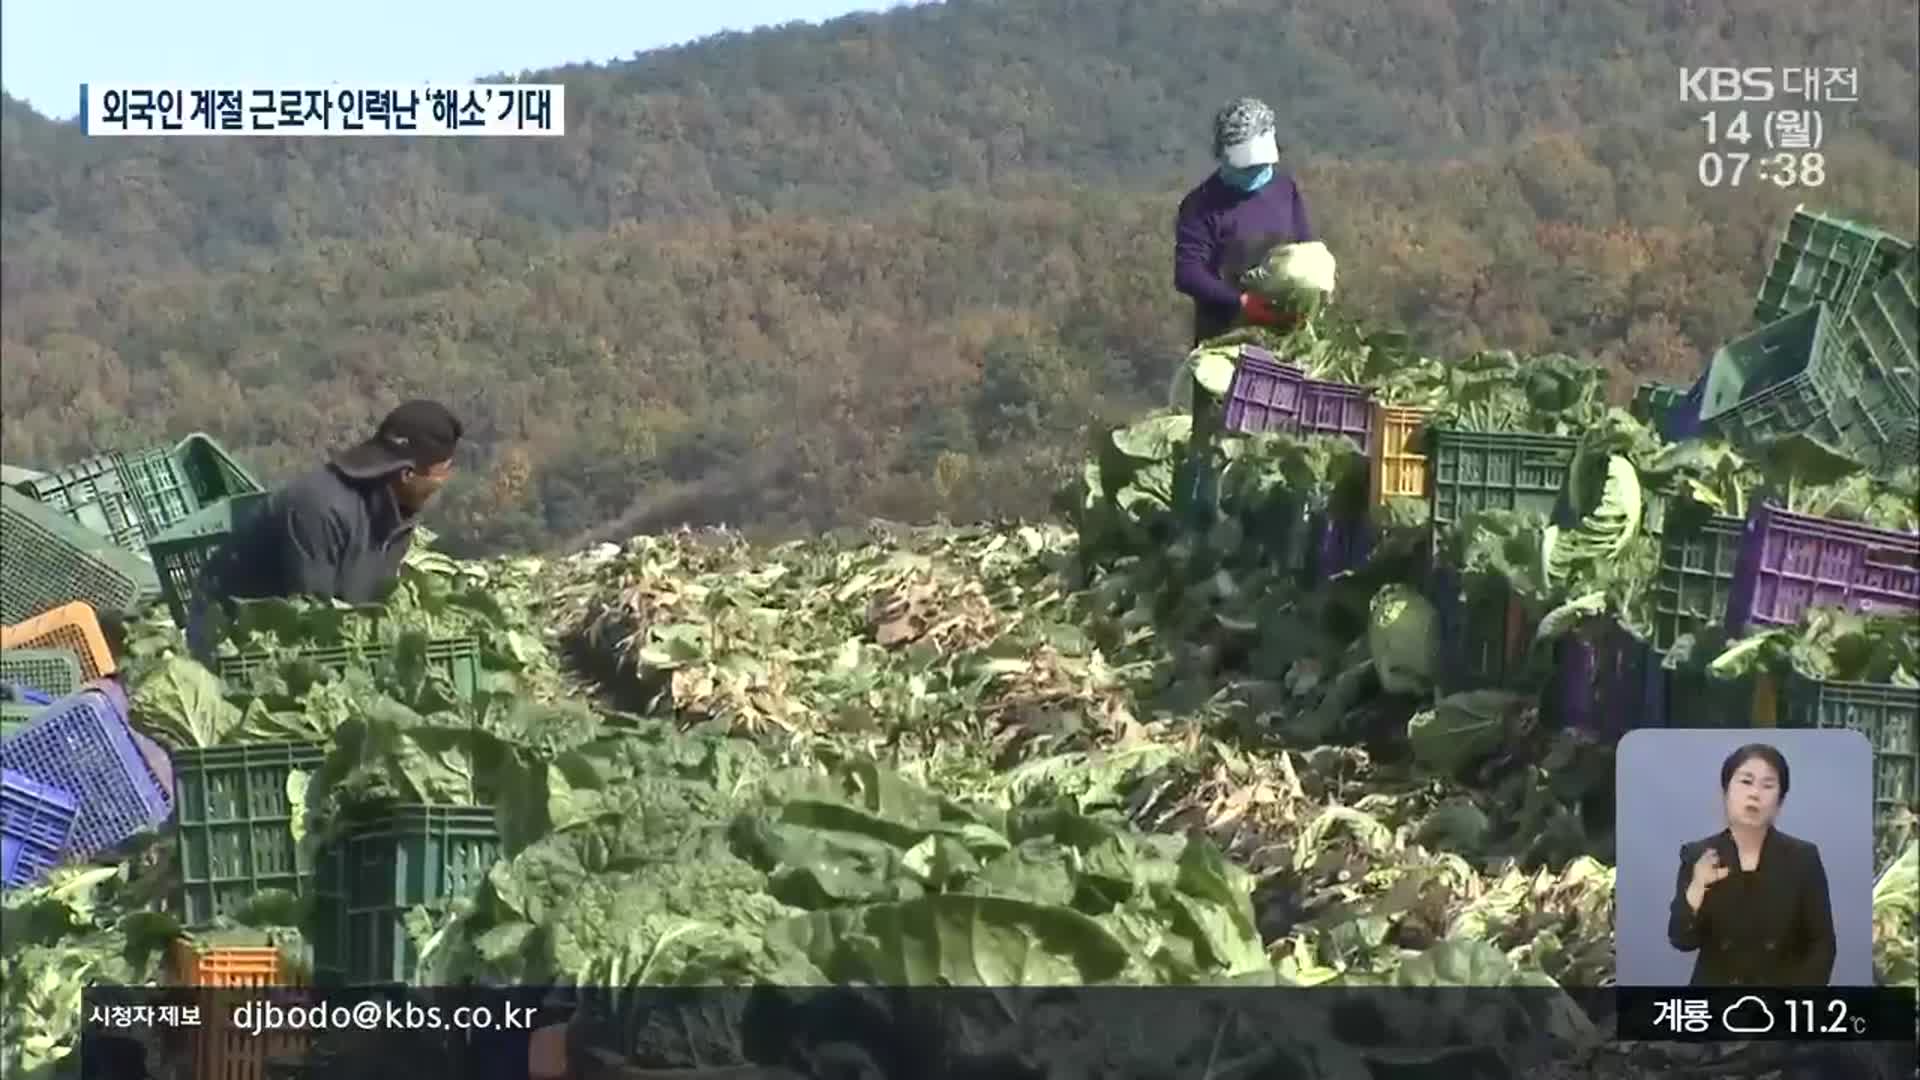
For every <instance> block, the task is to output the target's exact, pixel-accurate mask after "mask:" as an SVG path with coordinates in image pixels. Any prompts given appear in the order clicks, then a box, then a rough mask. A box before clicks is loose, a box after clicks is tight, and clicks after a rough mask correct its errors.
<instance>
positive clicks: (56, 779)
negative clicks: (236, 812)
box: [0, 680, 173, 859]
mask: <svg viewBox="0 0 1920 1080" xmlns="http://www.w3.org/2000/svg"><path fill="white" fill-rule="evenodd" d="M126 716H127V698H126V694H125V692H124V691H122V690H121V689H120V687H119V686H118V685H117V684H115V683H114V682H112V681H111V680H109V681H104V682H98V683H92V684H90V685H88V686H87V687H85V688H83V689H81V690H80V691H79V692H77V693H74V694H71V695H69V696H67V697H65V698H62V699H60V700H59V701H57V702H55V703H54V704H52V705H50V706H48V707H47V708H46V710H45V711H44V712H42V713H41V714H40V715H39V716H38V717H36V718H35V719H34V720H33V721H32V722H31V723H29V724H28V725H27V726H26V727H25V728H23V729H21V730H20V731H18V732H15V733H14V734H13V735H10V736H8V737H7V738H6V739H5V740H4V741H0V765H4V767H6V768H9V769H13V770H15V771H17V772H22V773H25V774H26V775H28V776H30V777H32V778H33V779H34V780H37V781H39V782H40V783H42V784H51V785H53V786H55V787H59V788H63V789H65V790H67V791H71V792H73V794H74V797H75V798H76V799H77V800H79V804H80V811H79V814H78V815H77V816H76V818H75V820H74V825H73V836H72V840H71V847H70V849H69V852H68V855H69V857H71V858H75V859H85V858H89V857H91V856H93V855H94V854H96V853H98V852H101V851H105V850H108V849H110V848H113V847H115V846H117V845H118V844H120V843H121V842H122V841H124V840H126V839H127V838H129V837H131V836H134V835H136V834H138V833H140V832H142V831H144V830H146V829H152V828H158V827H159V826H161V825H163V824H165V823H166V820H167V817H168V816H169V815H170V814H171V813H172V810H173V800H172V797H171V794H170V793H169V791H168V782H169V780H170V776H168V775H167V774H166V773H164V772H163V771H162V770H163V769H164V768H165V767H166V753H165V752H164V751H162V750H160V749H159V748H158V747H157V746H154V745H153V744H152V742H151V741H150V740H148V739H146V738H145V737H144V736H142V735H139V734H138V733H136V732H135V731H134V730H133V729H132V728H130V727H128V726H127V721H126Z"/></svg>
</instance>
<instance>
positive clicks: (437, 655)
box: [214, 637, 480, 701]
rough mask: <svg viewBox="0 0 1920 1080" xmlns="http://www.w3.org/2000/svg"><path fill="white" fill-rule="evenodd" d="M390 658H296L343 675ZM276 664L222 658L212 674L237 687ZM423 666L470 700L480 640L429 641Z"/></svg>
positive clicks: (350, 652)
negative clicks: (261, 670)
mask: <svg viewBox="0 0 1920 1080" xmlns="http://www.w3.org/2000/svg"><path fill="white" fill-rule="evenodd" d="M392 655H393V649H392V648H391V647H390V646H387V645H366V646H362V647H359V648H346V647H336V648H328V649H309V650H306V651H304V652H302V653H301V654H300V658H301V659H303V660H309V661H311V662H313V663H314V664H315V665H317V666H319V667H321V668H323V669H325V670H327V671H333V672H344V671H346V670H347V669H348V668H349V667H366V668H372V669H378V668H379V667H381V666H382V665H384V664H385V663H386V662H387V661H388V660H389V659H390V658H391V657H392ZM276 662H277V661H276V660H275V659H274V657H273V654H271V653H267V652H254V653H246V654H243V655H240V656H223V657H221V658H219V660H217V661H215V665H214V671H215V672H216V673H217V674H218V675H219V676H220V678H221V679H222V680H223V681H226V682H229V683H232V684H234V685H236V686H238V685H244V684H245V683H246V682H247V681H248V680H249V679H251V678H252V677H253V675H254V673H255V672H257V671H259V670H260V669H261V668H263V667H267V666H269V665H272V664H274V663H276ZM427 666H428V667H429V668H431V669H434V670H438V671H441V672H444V673H445V674H446V676H447V678H448V679H450V680H451V681H452V683H453V689H454V692H455V693H456V694H458V695H459V697H460V698H461V699H462V700H469V701H470V700H472V698H473V695H474V692H475V691H476V690H477V689H478V688H479V685H480V639H479V638H474V637H460V638H438V639H435V640H433V641H429V642H428V643H427Z"/></svg>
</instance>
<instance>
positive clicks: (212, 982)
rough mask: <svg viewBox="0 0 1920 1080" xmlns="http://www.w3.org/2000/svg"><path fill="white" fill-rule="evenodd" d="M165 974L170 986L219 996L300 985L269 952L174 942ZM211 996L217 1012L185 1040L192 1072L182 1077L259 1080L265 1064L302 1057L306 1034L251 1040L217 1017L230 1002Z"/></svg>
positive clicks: (280, 958)
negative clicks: (207, 990) (219, 992)
mask: <svg viewBox="0 0 1920 1080" xmlns="http://www.w3.org/2000/svg"><path fill="white" fill-rule="evenodd" d="M167 967H168V974H169V976H170V977H171V979H172V981H173V984H174V985H176V986H192V987H206V988H210V989H221V990H255V991H265V990H271V989H275V988H280V987H295V986H299V985H301V984H302V983H304V982H305V980H304V979H302V978H301V977H300V976H299V973H298V972H296V971H295V970H293V969H292V967H291V966H290V965H289V964H287V962H286V959H285V957H283V956H282V955H281V952H280V950H279V949H278V948H276V947H273V946H233V945H216V946H207V947H203V946H198V945H196V944H194V943H193V942H191V941H187V940H179V939H176V940H175V941H174V942H173V944H172V945H171V946H170V947H169V948H168V951H167ZM225 998H226V995H215V1000H216V1001H217V1002H218V1004H219V1005H220V1006H221V1007H220V1008H216V1009H214V1010H213V1013H214V1016H213V1018H212V1019H211V1022H208V1023H203V1024H201V1025H200V1026H198V1027H195V1028H194V1029H193V1031H192V1035H191V1036H190V1052H191V1053H192V1062H193V1064H192V1066H191V1068H190V1069H189V1070H188V1071H187V1072H186V1073H185V1075H187V1076H192V1077H195V1078H200V1077H206V1078H209V1080H265V1078H266V1077H267V1076H269V1075H271V1074H270V1073H269V1072H268V1070H267V1063H268V1062H269V1061H270V1060H272V1059H274V1058H285V1057H291V1056H295V1055H298V1054H301V1053H303V1052H304V1051H305V1050H306V1049H307V1047H308V1045H309V1044H310V1043H311V1042H312V1040H313V1037H314V1035H313V1032H312V1031H299V1030H294V1031H288V1030H278V1031H273V1032H268V1033H265V1034H264V1035H261V1036H255V1035H254V1034H253V1033H251V1032H249V1031H246V1030H245V1029H242V1028H236V1027H234V1026H233V1025H232V1024H231V1023H229V1022H228V1019H227V1017H226V1016H225V1015H223V1014H224V1013H225V1012H226V1011H227V1009H228V1008H229V1007H231V1006H232V1005H235V1004H238V1000H237V998H238V995H235V998H236V1000H234V1001H227V1000H225Z"/></svg>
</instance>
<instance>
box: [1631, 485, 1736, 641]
mask: <svg viewBox="0 0 1920 1080" xmlns="http://www.w3.org/2000/svg"><path fill="white" fill-rule="evenodd" d="M1682 506H1685V507H1686V508H1687V509H1686V511H1685V512H1684V513H1683V512H1682V511H1681V509H1680V508H1681V507H1682ZM1746 524H1747V523H1746V522H1745V521H1744V520H1742V519H1740V518H1737V517H1729V516H1726V515H1724V514H1709V513H1705V512H1704V511H1703V510H1702V509H1700V508H1699V507H1697V506H1694V505H1692V504H1690V503H1684V502H1680V501H1675V502H1672V503H1670V504H1669V505H1668V508H1667V510H1666V511H1665V520H1664V521H1663V530H1662V533H1661V536H1660V569H1659V572H1658V573H1657V574H1656V575H1655V577H1654V581H1653V644H1654V647H1655V648H1657V649H1660V650H1662V651H1665V650H1667V649H1670V648H1672V647H1673V644H1674V642H1676V641H1678V640H1680V637H1681V635H1683V634H1693V633H1698V632H1700V631H1701V630H1704V629H1706V628H1707V627H1709V626H1713V625H1716V624H1718V623H1719V621H1720V620H1721V619H1722V618H1723V617H1725V615H1726V613H1727V598H1728V597H1729V596H1731V595H1732V593H1733V578H1734V572H1735V570H1736V569H1738V566H1739V560H1740V538H1741V536H1742V535H1743V534H1744V533H1745V531H1746Z"/></svg>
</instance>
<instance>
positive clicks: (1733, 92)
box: [1680, 67, 1773, 101]
mask: <svg viewBox="0 0 1920 1080" xmlns="http://www.w3.org/2000/svg"><path fill="white" fill-rule="evenodd" d="M1680 100H1681V101H1772V100H1773V69H1772V68H1763V67H1753V68H1734V67H1699V68H1681V69H1680Z"/></svg>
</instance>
